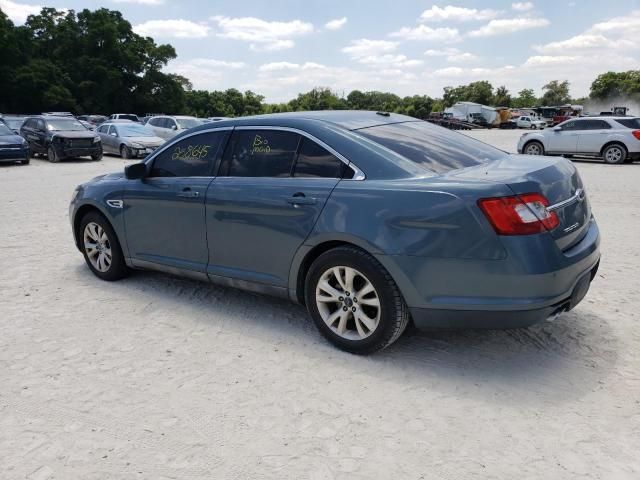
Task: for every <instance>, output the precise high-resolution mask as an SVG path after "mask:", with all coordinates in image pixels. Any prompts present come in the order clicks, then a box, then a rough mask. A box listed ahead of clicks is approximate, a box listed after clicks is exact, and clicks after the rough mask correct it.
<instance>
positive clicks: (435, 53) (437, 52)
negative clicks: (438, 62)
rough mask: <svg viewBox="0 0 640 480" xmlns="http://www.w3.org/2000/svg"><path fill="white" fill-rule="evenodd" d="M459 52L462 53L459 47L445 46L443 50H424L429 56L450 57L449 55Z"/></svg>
mask: <svg viewBox="0 0 640 480" xmlns="http://www.w3.org/2000/svg"><path fill="white" fill-rule="evenodd" d="M458 53H460V50H458V49H457V48H443V49H441V50H438V49H433V48H430V49H429V50H427V51H425V52H424V54H425V55H426V56H427V57H448V56H449V55H456V54H458Z"/></svg>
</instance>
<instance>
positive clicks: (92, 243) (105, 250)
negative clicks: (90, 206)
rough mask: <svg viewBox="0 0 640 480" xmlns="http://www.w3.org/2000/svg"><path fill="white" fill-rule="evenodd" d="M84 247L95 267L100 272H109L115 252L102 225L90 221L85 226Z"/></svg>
mask: <svg viewBox="0 0 640 480" xmlns="http://www.w3.org/2000/svg"><path fill="white" fill-rule="evenodd" d="M83 240H84V249H85V252H87V258H88V259H89V261H90V262H91V265H92V266H93V268H95V269H96V270H97V271H99V272H102V273H104V272H107V271H108V270H109V268H111V262H112V261H113V253H112V251H111V242H110V241H109V237H108V236H107V233H106V232H105V231H104V228H102V227H101V226H100V225H98V224H97V223H95V222H90V223H88V224H87V226H86V227H84V234H83Z"/></svg>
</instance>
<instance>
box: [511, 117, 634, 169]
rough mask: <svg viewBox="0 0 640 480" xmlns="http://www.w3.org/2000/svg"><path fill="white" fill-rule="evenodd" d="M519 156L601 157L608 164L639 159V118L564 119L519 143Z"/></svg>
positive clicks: (526, 135)
mask: <svg viewBox="0 0 640 480" xmlns="http://www.w3.org/2000/svg"><path fill="white" fill-rule="evenodd" d="M518 153H524V154H527V155H565V156H573V155H580V156H589V157H602V159H603V160H604V161H605V162H607V163H623V162H633V161H634V160H639V159H640V118H634V117H582V118H576V119H571V120H566V121H564V122H562V123H561V124H560V125H558V126H556V127H553V128H548V129H546V130H543V131H540V132H528V133H525V134H523V135H522V137H520V140H519V141H518Z"/></svg>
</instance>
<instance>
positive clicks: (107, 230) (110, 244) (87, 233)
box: [77, 212, 129, 282]
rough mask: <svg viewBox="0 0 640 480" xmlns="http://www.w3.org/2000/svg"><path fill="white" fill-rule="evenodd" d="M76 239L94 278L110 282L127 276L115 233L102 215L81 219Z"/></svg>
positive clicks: (95, 213) (96, 214)
mask: <svg viewBox="0 0 640 480" xmlns="http://www.w3.org/2000/svg"><path fill="white" fill-rule="evenodd" d="M103 234H104V235H103ZM105 237H106V238H105ZM77 238H78V239H79V242H80V246H81V248H82V254H83V256H84V260H85V262H87V265H88V266H89V269H90V270H91V271H92V272H93V274H94V275H95V276H96V277H98V278H100V279H102V280H106V281H109V282H112V281H115V280H120V279H121V278H124V277H125V276H127V274H128V273H129V269H128V267H127V264H126V263H125V261H124V255H123V254H122V248H121V247H120V242H119V241H118V237H117V236H116V232H115V231H114V230H113V228H112V227H111V224H110V223H109V221H108V220H107V219H106V218H105V217H104V216H103V215H102V214H100V213H98V212H89V213H87V214H86V215H85V216H84V217H82V220H81V221H80V228H79V230H78V232H77ZM89 245H93V246H94V247H93V248H91V247H89Z"/></svg>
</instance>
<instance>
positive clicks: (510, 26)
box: [468, 17, 549, 37]
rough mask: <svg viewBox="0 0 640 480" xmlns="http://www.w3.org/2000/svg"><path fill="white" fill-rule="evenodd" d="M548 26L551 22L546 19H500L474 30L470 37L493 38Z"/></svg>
mask: <svg viewBox="0 0 640 480" xmlns="http://www.w3.org/2000/svg"><path fill="white" fill-rule="evenodd" d="M547 25H549V20H547V19H546V18H525V17H522V18H500V19H496V20H491V21H490V22H489V23H487V24H486V25H484V26H482V27H480V28H479V29H477V30H472V31H471V32H469V34H468V35H469V36H470V37H492V36H495V35H505V34H508V33H515V32H520V31H522V30H528V29H531V28H540V27H546V26H547Z"/></svg>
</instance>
